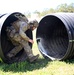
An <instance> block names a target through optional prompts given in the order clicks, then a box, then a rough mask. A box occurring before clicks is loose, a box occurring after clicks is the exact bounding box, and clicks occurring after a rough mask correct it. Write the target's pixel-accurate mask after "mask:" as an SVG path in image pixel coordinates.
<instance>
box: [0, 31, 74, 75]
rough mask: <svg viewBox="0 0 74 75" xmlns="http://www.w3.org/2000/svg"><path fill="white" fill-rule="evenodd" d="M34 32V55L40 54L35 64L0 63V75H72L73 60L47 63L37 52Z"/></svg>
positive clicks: (73, 70) (73, 68) (73, 69)
mask: <svg viewBox="0 0 74 75" xmlns="http://www.w3.org/2000/svg"><path fill="white" fill-rule="evenodd" d="M35 32H36V30H35V31H34V45H33V48H32V50H33V53H34V55H36V54H40V56H39V59H38V61H36V63H29V62H27V61H25V62H19V63H13V64H5V63H3V62H2V63H0V75H74V60H66V61H49V59H45V58H44V57H43V56H42V55H41V53H40V52H39V50H38V47H37V43H36V41H35V37H36V36H35V34H36V33H35Z"/></svg>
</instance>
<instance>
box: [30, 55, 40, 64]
mask: <svg viewBox="0 0 74 75" xmlns="http://www.w3.org/2000/svg"><path fill="white" fill-rule="evenodd" d="M38 57H39V54H37V55H36V56H33V57H31V58H30V59H29V62H31V63H32V62H34V61H36V60H37V59H38Z"/></svg>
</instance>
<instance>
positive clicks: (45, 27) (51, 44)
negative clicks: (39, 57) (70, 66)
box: [36, 16, 69, 59]
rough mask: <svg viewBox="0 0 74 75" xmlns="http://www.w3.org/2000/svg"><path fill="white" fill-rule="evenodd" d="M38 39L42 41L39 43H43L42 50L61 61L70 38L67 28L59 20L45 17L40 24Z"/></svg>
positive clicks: (38, 41) (53, 17)
mask: <svg viewBox="0 0 74 75" xmlns="http://www.w3.org/2000/svg"><path fill="white" fill-rule="evenodd" d="M36 37H37V39H40V40H37V43H41V45H42V46H41V47H42V48H41V50H42V51H44V52H45V53H46V54H47V55H49V56H51V57H52V58H55V59H61V58H62V57H63V56H64V55H65V53H66V51H67V48H68V40H69V38H68V33H67V30H66V27H65V25H64V23H63V22H62V21H61V20H60V19H59V18H57V17H55V16H46V17H44V18H43V19H42V20H41V21H40V23H39V27H38V29H37V36H36ZM38 46H40V45H39V44H38ZM39 48H40V47H39Z"/></svg>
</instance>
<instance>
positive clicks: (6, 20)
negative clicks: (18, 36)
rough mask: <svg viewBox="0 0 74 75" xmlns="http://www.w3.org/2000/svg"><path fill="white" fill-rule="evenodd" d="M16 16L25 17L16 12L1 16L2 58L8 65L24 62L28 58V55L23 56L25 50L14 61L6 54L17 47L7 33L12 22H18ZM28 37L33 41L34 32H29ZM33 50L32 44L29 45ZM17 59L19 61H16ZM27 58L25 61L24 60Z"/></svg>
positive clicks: (0, 51) (0, 48) (0, 44)
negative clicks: (7, 28)
mask: <svg viewBox="0 0 74 75" xmlns="http://www.w3.org/2000/svg"><path fill="white" fill-rule="evenodd" d="M14 14H18V15H23V14H22V13H19V12H14V13H10V14H3V15H0V58H2V60H3V61H4V62H6V63H13V62H18V61H24V60H25V59H26V58H27V55H26V53H24V54H23V51H24V49H22V50H21V51H20V52H19V53H18V54H17V55H16V56H15V57H14V59H12V60H9V59H8V58H7V57H6V54H7V53H8V52H9V51H10V50H11V49H12V48H14V47H15V46H14V45H13V44H12V42H11V41H10V40H9V39H8V37H7V33H6V27H7V26H10V25H11V24H10V23H12V22H14V21H16V20H17V18H16V17H15V16H14ZM26 34H27V36H29V37H30V38H31V39H32V31H31V30H27V32H26ZM29 44H30V46H31V48H32V44H31V43H29ZM15 58H17V60H16V59H15ZM22 58H25V59H22Z"/></svg>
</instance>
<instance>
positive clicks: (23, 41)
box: [6, 14, 39, 62]
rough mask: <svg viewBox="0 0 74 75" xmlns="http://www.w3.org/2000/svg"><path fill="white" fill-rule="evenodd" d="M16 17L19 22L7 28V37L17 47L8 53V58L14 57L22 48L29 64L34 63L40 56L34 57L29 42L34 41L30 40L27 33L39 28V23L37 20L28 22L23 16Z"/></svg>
mask: <svg viewBox="0 0 74 75" xmlns="http://www.w3.org/2000/svg"><path fill="white" fill-rule="evenodd" d="M14 16H15V17H17V18H18V20H17V21H14V22H13V23H11V26H10V27H7V29H6V31H7V35H8V37H9V38H10V40H11V41H12V43H13V45H15V47H14V48H13V49H12V50H11V51H10V52H8V53H7V57H8V58H12V57H14V56H15V55H16V54H17V53H18V52H19V51H20V50H21V49H22V48H24V50H25V52H26V54H27V56H28V59H29V62H33V61H35V60H37V59H38V57H39V54H37V55H36V56H34V55H33V53H32V49H31V48H30V46H29V44H28V42H30V43H32V44H33V43H34V41H33V40H32V39H30V38H29V37H28V36H27V35H26V34H25V32H26V31H27V30H28V29H31V30H34V29H35V28H37V27H38V22H37V21H36V20H34V21H31V22H28V20H27V18H26V17H25V16H22V15H18V14H17V15H14Z"/></svg>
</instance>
